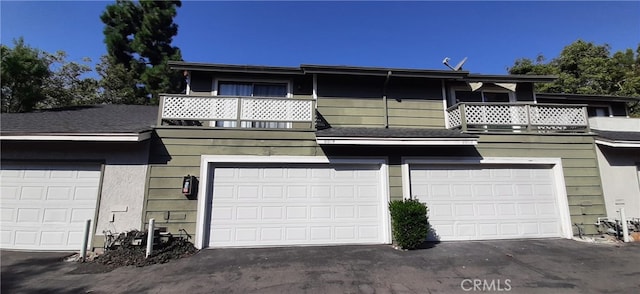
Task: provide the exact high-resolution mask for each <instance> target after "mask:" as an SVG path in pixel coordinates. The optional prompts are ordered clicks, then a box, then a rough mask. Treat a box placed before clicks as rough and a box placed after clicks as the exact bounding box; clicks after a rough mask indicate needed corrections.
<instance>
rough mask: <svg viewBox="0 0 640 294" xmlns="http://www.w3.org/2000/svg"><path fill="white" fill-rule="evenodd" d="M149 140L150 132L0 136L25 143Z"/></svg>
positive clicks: (2, 138)
mask: <svg viewBox="0 0 640 294" xmlns="http://www.w3.org/2000/svg"><path fill="white" fill-rule="evenodd" d="M149 138H151V132H144V133H141V134H138V133H133V134H91V133H83V134H57V135H53V134H51V135H47V134H41V135H15V136H0V140H25V141H99V142H140V141H144V140H147V139H149Z"/></svg>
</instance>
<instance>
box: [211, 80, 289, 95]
mask: <svg viewBox="0 0 640 294" xmlns="http://www.w3.org/2000/svg"><path fill="white" fill-rule="evenodd" d="M218 95H222V96H249V97H252V96H253V97H287V96H288V85H287V84H286V83H254V82H222V81H221V82H218Z"/></svg>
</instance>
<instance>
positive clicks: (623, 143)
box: [595, 140, 640, 148]
mask: <svg viewBox="0 0 640 294" xmlns="http://www.w3.org/2000/svg"><path fill="white" fill-rule="evenodd" d="M595 143H596V144H599V145H605V146H609V147H622V148H640V142H635V141H613V142H612V141H604V140H595Z"/></svg>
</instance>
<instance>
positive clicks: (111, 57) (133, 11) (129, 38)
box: [98, 0, 184, 104]
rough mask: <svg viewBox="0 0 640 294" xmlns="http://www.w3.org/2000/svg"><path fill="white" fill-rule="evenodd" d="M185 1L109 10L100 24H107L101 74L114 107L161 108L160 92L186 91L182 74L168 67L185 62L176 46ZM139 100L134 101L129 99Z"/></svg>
mask: <svg viewBox="0 0 640 294" xmlns="http://www.w3.org/2000/svg"><path fill="white" fill-rule="evenodd" d="M181 5H182V3H181V2H180V1H140V2H138V3H134V2H132V1H128V0H118V1H116V3H115V4H112V5H109V6H107V8H106V10H105V12H104V13H103V14H102V15H101V17H100V19H101V20H102V22H103V23H104V24H105V29H104V35H105V44H106V45H107V56H106V57H105V58H103V59H102V62H101V64H100V69H99V70H98V71H99V73H100V75H101V76H102V79H103V81H111V82H112V83H108V82H103V83H102V84H101V85H102V87H103V88H104V90H105V94H106V95H105V96H104V97H103V101H105V102H111V103H119V102H125V103H135V104H143V103H148V102H151V103H157V101H158V96H159V94H160V93H163V92H167V93H179V92H180V91H181V90H182V88H183V87H184V85H183V83H184V81H183V78H182V76H181V75H180V73H179V72H176V71H172V70H170V69H169V67H168V65H167V62H168V61H170V60H177V61H179V60H182V55H181V53H180V49H179V48H177V47H174V46H172V45H171V42H172V41H173V37H174V36H175V35H176V34H177V33H178V26H177V25H176V24H175V23H173V18H174V17H175V16H176V14H177V11H176V8H177V7H180V6H181ZM127 95H128V96H131V95H134V97H127Z"/></svg>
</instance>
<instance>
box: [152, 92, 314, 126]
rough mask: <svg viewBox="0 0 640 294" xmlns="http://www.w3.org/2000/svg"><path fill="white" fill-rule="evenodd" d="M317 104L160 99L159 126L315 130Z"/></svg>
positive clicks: (170, 96)
mask: <svg viewBox="0 0 640 294" xmlns="http://www.w3.org/2000/svg"><path fill="white" fill-rule="evenodd" d="M314 103H315V101H314V100H311V99H299V98H274V97H230V96H191V95H175V94H164V95H161V96H160V109H159V114H158V125H172V126H199V127H219V128H278V129H292V128H297V129H300V128H302V129H312V128H313V127H314V121H315V111H314V109H315V107H314Z"/></svg>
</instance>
